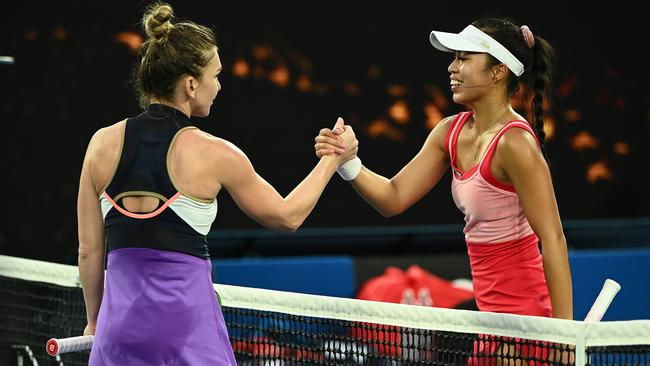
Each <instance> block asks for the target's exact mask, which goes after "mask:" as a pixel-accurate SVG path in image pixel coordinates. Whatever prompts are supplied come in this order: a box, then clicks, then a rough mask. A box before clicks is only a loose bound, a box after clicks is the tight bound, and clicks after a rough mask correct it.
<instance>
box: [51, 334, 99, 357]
mask: <svg viewBox="0 0 650 366" xmlns="http://www.w3.org/2000/svg"><path fill="white" fill-rule="evenodd" d="M94 338H95V336H91V335H85V336H78V337H70V338H52V339H50V340H49V341H47V344H46V346H45V349H46V350H47V354H48V355H50V356H56V355H59V354H61V353H68V352H79V351H87V350H89V349H90V348H92V346H93V339H94Z"/></svg>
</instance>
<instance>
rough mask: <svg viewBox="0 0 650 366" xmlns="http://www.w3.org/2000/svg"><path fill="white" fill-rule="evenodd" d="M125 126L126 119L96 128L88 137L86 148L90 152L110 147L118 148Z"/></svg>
mask: <svg viewBox="0 0 650 366" xmlns="http://www.w3.org/2000/svg"><path fill="white" fill-rule="evenodd" d="M125 126H126V120H122V121H119V122H116V123H114V124H112V125H110V126H106V127H102V128H100V129H98V130H97V131H95V133H94V134H93V136H92V137H91V138H90V142H89V144H88V150H89V151H91V152H102V151H106V150H110V149H111V148H113V149H115V148H119V146H121V144H122V140H123V138H124V128H125Z"/></svg>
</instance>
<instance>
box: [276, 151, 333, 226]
mask: <svg viewBox="0 0 650 366" xmlns="http://www.w3.org/2000/svg"><path fill="white" fill-rule="evenodd" d="M337 164H338V160H337V159H336V158H334V157H332V156H324V157H322V158H321V159H320V160H319V162H318V164H316V167H314V169H313V170H312V171H311V172H310V173H309V174H308V175H307V177H305V179H303V180H302V182H300V183H299V184H298V185H297V186H296V187H295V188H294V189H293V190H292V191H291V193H289V194H288V195H287V196H286V197H285V198H284V204H285V210H284V211H283V212H282V214H281V215H282V216H283V218H284V220H283V221H284V222H285V225H284V226H285V228H286V229H288V230H290V231H295V230H297V229H298V228H299V227H300V225H302V223H303V222H304V221H305V219H306V218H307V216H309V214H310V213H311V211H312V210H313V209H314V207H316V203H317V202H318V199H319V197H320V196H321V194H322V193H323V190H324V189H325V187H326V186H327V183H328V182H329V181H330V179H331V178H332V175H333V174H334V172H335V171H336V167H337Z"/></svg>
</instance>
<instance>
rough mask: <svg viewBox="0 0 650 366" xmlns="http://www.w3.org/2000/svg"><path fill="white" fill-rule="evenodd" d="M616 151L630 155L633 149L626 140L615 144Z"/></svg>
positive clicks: (619, 153)
mask: <svg viewBox="0 0 650 366" xmlns="http://www.w3.org/2000/svg"><path fill="white" fill-rule="evenodd" d="M614 152H615V153H616V154H618V155H630V153H631V152H632V149H631V148H630V145H628V144H627V143H626V142H623V141H618V142H617V143H615V144H614Z"/></svg>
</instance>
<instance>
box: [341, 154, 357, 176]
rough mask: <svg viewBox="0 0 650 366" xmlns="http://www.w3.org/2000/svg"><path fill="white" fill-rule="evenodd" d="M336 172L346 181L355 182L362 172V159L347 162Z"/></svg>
mask: <svg viewBox="0 0 650 366" xmlns="http://www.w3.org/2000/svg"><path fill="white" fill-rule="evenodd" d="M336 172H337V173H339V175H340V176H341V178H343V179H345V180H354V179H355V178H356V177H357V175H359V173H360V172H361V159H359V157H358V156H356V157H355V158H354V159H352V160H348V161H346V162H345V163H343V164H341V165H339V167H338V168H336Z"/></svg>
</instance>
